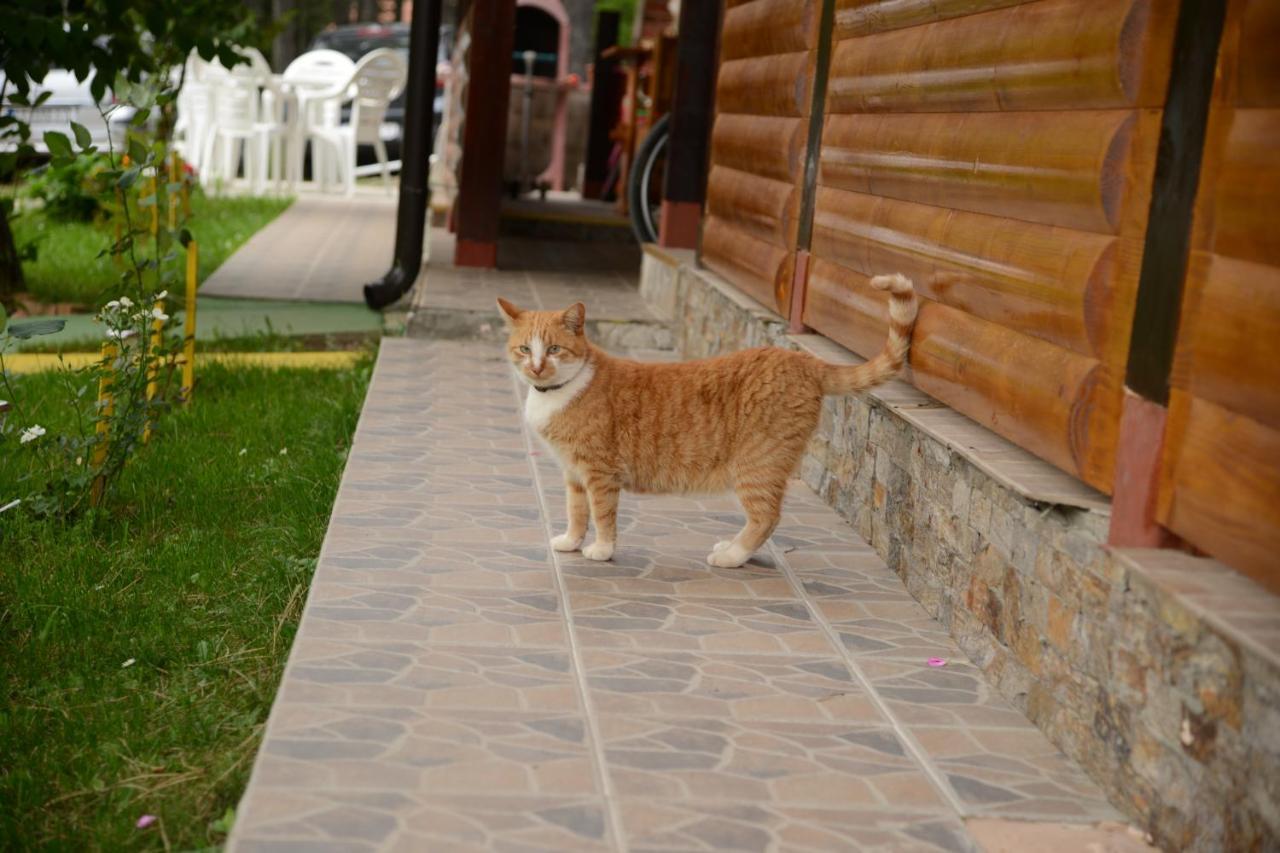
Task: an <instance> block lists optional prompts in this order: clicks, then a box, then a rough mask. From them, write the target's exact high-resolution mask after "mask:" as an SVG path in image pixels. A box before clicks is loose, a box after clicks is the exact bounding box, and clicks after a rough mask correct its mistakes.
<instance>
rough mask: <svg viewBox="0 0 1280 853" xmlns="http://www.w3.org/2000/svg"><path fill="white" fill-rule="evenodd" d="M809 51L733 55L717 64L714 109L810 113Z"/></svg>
mask: <svg viewBox="0 0 1280 853" xmlns="http://www.w3.org/2000/svg"><path fill="white" fill-rule="evenodd" d="M810 58H811V55H810V54H809V53H781V54H777V55H775V56H760V57H751V58H747V59H734V60H731V61H728V62H724V63H722V64H721V65H720V79H719V81H718V82H717V84H716V109H717V110H719V111H720V112H721V113H738V114H740V115H753V116H794V117H796V118H800V117H803V116H806V115H808V113H809V100H810V91H811V87H812V86H813V74H812V73H811V72H812V69H811V68H810V64H811V63H810Z"/></svg>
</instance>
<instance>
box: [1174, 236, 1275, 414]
mask: <svg viewBox="0 0 1280 853" xmlns="http://www.w3.org/2000/svg"><path fill="white" fill-rule="evenodd" d="M1170 384H1171V385H1172V386H1173V387H1174V388H1177V389H1180V390H1183V391H1187V392H1189V393H1191V394H1193V395H1195V396H1196V397H1198V398H1200V399H1203V400H1206V401H1208V402H1211V403H1213V404H1214V405H1216V406H1220V407H1222V408H1224V409H1226V410H1228V411H1231V412H1237V413H1239V414H1241V415H1245V416H1247V417H1249V418H1252V419H1253V420H1255V421H1257V422H1258V423H1259V424H1262V425H1264V426H1267V427H1270V428H1272V429H1280V268H1277V267H1274V266H1265V265H1263V264H1255V263H1252V262H1250V261H1241V260H1237V259H1235V258H1226V257H1223V256H1221V255H1210V254H1206V253H1203V252H1196V253H1193V255H1192V257H1191V264H1190V270H1189V272H1188V275H1187V287H1186V292H1185V296H1184V300H1183V306H1182V317H1181V323H1180V326H1179V329H1178V346H1177V350H1176V351H1175V354H1174V363H1173V373H1172V376H1171V377H1170Z"/></svg>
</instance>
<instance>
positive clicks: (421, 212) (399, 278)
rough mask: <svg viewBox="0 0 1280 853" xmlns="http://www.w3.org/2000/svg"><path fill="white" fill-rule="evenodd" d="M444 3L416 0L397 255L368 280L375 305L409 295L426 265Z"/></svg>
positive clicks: (366, 297)
mask: <svg viewBox="0 0 1280 853" xmlns="http://www.w3.org/2000/svg"><path fill="white" fill-rule="evenodd" d="M441 5H442V0H418V2H416V3H414V4H413V20H412V21H411V22H410V23H409V85H408V89H407V91H406V92H405V98H404V100H405V104H404V139H403V140H402V143H401V151H400V208H399V210H398V211H397V213H396V252H395V258H394V260H393V261H392V264H391V269H390V270H389V271H388V272H387V274H386V275H384V276H383V277H382V278H381V279H380V280H379V281H375V282H372V283H370V284H366V285H365V286H364V301H365V304H366V305H368V306H369V307H370V308H372V309H374V310H375V311H377V310H381V309H382V308H386V307H387V306H388V305H390V304H391V303H393V302H395V301H396V300H397V299H399V298H400V297H401V296H404V294H405V292H406V291H408V290H409V288H411V287H413V283H414V281H416V280H417V278H418V271H419V270H420V269H421V268H422V234H423V231H424V230H425V229H426V226H427V171H428V168H429V159H430V157H431V138H432V137H431V125H432V122H433V120H434V118H435V116H434V111H433V110H432V101H433V100H434V99H435V93H436V56H437V55H438V54H439V51H440V7H441Z"/></svg>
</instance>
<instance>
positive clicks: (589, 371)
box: [524, 364, 595, 433]
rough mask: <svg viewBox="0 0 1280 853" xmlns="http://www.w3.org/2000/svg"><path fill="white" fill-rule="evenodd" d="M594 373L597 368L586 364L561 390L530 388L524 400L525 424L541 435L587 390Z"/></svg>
mask: <svg viewBox="0 0 1280 853" xmlns="http://www.w3.org/2000/svg"><path fill="white" fill-rule="evenodd" d="M594 373H595V367H594V366H593V365H591V364H586V365H584V366H583V367H582V369H581V370H579V371H578V373H577V375H576V376H574V377H573V378H572V379H570V380H569V381H568V382H567V383H565V385H564V386H563V387H561V388H556V389H554V390H551V391H537V390H535V389H533V388H530V389H529V391H528V396H526V397H525V400H524V419H525V422H526V423H528V424H529V426H531V427H533V429H534V430H535V431H536V432H539V433H541V432H542V430H543V429H544V428H545V427H546V425H547V424H548V423H550V421H551V419H552V418H553V417H555V416H556V415H557V414H558V413H559V412H560V411H561V410H562V409H564V407H565V406H567V405H569V404H570V403H572V402H573V400H574V398H575V397H577V396H578V395H579V394H581V393H582V392H583V391H584V390H585V389H586V387H587V385H589V384H590V383H591V377H592V375H593V374H594Z"/></svg>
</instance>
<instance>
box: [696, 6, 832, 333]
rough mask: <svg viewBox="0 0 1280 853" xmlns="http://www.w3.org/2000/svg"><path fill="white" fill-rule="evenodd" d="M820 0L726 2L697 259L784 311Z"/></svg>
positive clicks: (792, 261) (792, 265) (788, 292)
mask: <svg viewBox="0 0 1280 853" xmlns="http://www.w3.org/2000/svg"><path fill="white" fill-rule="evenodd" d="M820 7H821V2H820V0H745V2H744V0H728V3H727V8H726V9H725V11H724V18H723V25H722V26H723V29H722V32H721V37H720V72H719V76H718V78H717V83H716V120H715V125H714V127H713V128H712V134H711V169H710V173H709V174H708V177H707V211H706V212H707V216H706V220H705V224H704V226H703V231H702V260H703V263H705V264H706V265H707V266H708V267H711V268H712V269H714V270H715V271H716V272H718V273H720V274H721V275H723V276H724V277H725V278H727V279H728V280H729V281H731V282H733V283H734V284H736V285H737V286H738V287H740V288H742V289H743V290H744V291H745V292H747V293H749V294H751V295H752V296H754V297H755V298H756V299H758V300H760V301H761V302H763V303H765V304H766V305H771V306H774V307H776V308H777V309H778V311H779V312H781V313H782V314H783V316H787V315H788V312H789V308H790V298H791V279H792V275H793V272H794V269H795V242H796V229H797V224H798V214H799V210H800V201H801V194H802V189H803V178H804V166H805V144H806V141H807V139H808V128H809V114H810V107H811V102H812V100H813V82H814V74H815V71H816V62H817V39H818V18H819V12H820Z"/></svg>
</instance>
